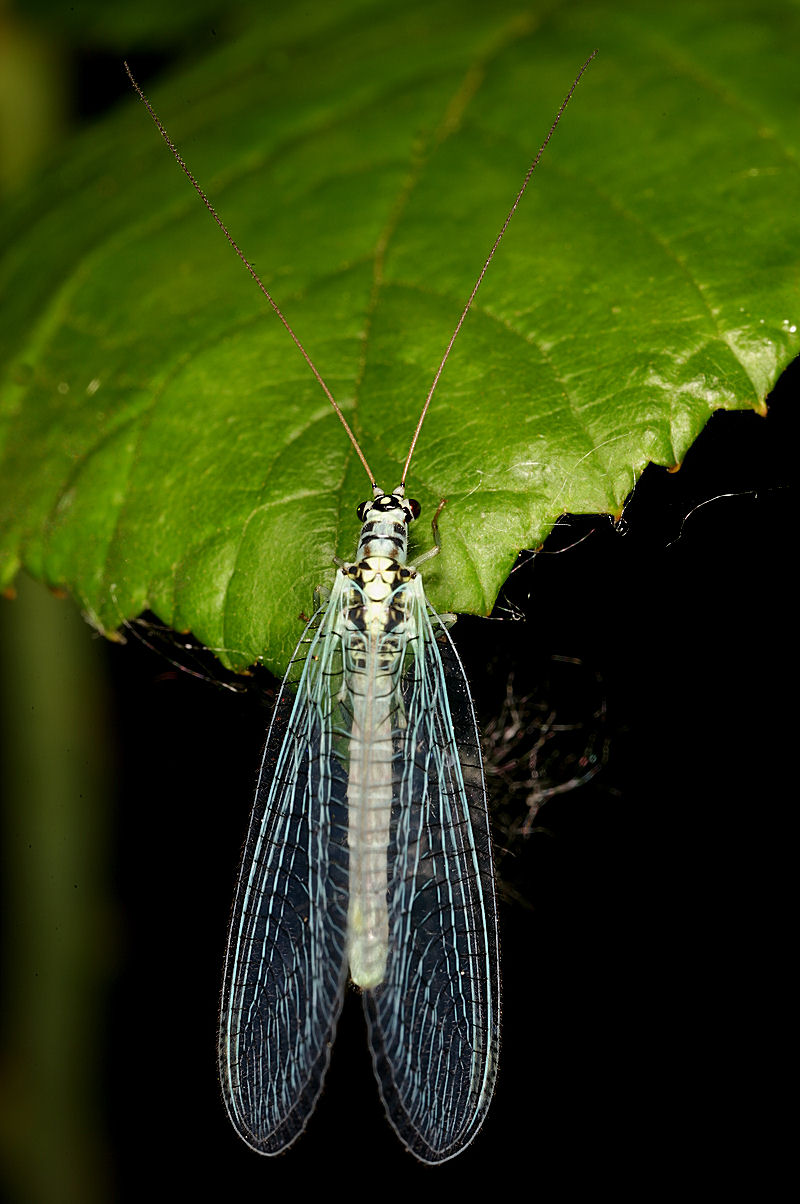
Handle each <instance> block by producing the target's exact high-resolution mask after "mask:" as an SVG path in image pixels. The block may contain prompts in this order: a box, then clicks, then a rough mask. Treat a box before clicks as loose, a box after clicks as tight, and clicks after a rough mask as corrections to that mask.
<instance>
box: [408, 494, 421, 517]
mask: <svg viewBox="0 0 800 1204" xmlns="http://www.w3.org/2000/svg"><path fill="white" fill-rule="evenodd" d="M406 508H407V510H408V511H409V518H408V522H411V520H412V519H413V518H419V516H420V511H421V510H422V507H421V506H420V504H419V502H416V501H414V499H413V498H409V499H408V501H407V502H406Z"/></svg>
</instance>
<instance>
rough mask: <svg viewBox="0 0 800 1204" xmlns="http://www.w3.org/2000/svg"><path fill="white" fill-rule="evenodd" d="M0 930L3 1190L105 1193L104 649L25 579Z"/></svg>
mask: <svg viewBox="0 0 800 1204" xmlns="http://www.w3.org/2000/svg"><path fill="white" fill-rule="evenodd" d="M0 637H2V662H0V669H2V673H1V674H0V704H2V728H1V729H0V734H1V735H2V750H3V758H2V779H1V781H2V787H3V795H4V798H5V807H4V814H3V849H4V853H3V927H4V934H3V935H4V947H5V954H4V964H3V967H2V981H3V1008H2V1022H3V1034H2V1089H1V1094H0V1126H1V1128H2V1136H1V1137H0V1140H2V1147H3V1154H4V1158H3V1161H4V1163H5V1167H6V1177H7V1179H8V1183H7V1188H6V1192H7V1194H6V1197H5V1198H7V1199H10V1200H14V1201H17V1200H18V1201H20V1204H22V1202H23V1201H24V1204H56V1202H57V1204H72V1202H73V1201H74V1202H75V1204H78V1201H80V1204H93V1202H94V1201H101V1200H102V1201H105V1200H108V1199H109V1191H108V1181H107V1173H106V1172H107V1167H106V1166H105V1155H104V1154H103V1137H104V1135H103V1134H102V1130H101V1127H100V1125H99V1111H100V1107H99V1102H98V1088H99V1083H98V1079H99V1071H100V1067H101V1062H100V1059H101V1057H102V1053H103V1044H104V1042H103V1023H102V1005H103V994H104V986H105V982H106V979H107V976H108V964H109V955H108V951H109V946H110V941H109V903H108V900H107V896H106V892H105V889H104V888H105V877H106V870H105V865H106V862H107V848H106V846H107V834H108V826H109V825H108V818H107V800H108V785H107V779H108V753H107V750H108V737H107V733H106V714H105V713H106V709H107V706H106V699H105V694H104V689H103V676H102V674H103V667H102V655H101V649H100V648H99V646H97V645H96V644H93V642H92V639H91V636H90V633H89V631H88V629H87V627H86V625H85V624H84V623H83V621H82V620H81V619H80V617H79V615H78V614H77V612H76V610H75V607H74V605H73V603H72V602H70V601H59V600H58V599H56V598H54V597H52V595H51V594H50V593H49V592H48V591H47V590H45V589H44V588H42V587H41V586H39V585H35V584H34V583H33V582H32V581H30V580H28V579H22V580H21V581H20V582H19V597H18V599H17V600H16V601H14V602H7V601H4V600H0Z"/></svg>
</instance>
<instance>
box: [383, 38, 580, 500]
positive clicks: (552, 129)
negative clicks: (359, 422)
mask: <svg viewBox="0 0 800 1204" xmlns="http://www.w3.org/2000/svg"><path fill="white" fill-rule="evenodd" d="M596 55H597V51H596V50H593V51H592V53H591V54H590V55H589V57H588V59H587V60H586V62H585V63H584V64H583V66H582V67H581V69H580V71H579V72H578V74H577V75H576V76H575V79H574V80H573V81H572V87H571V88H570V90H569V92H567V95H566V96H565V97H564V99H563V100H562V102H561V107H560V109H559V110H558V112H557V113H556V116H555V120H554V122H553V124H552V125H551V126H550V129H549V131H548V134H547V137H546V138H545V140H544V142H543V143H542V145H541V146H540V147H539V149H538V151H537V152H536V157H535V159H534V160H533V162H532V163H531V165H530V167H529V168H528V171H527V174H526V176H525V179H524V180H523V181H522V187H521V188H520V190H519V192H518V193H517V195H516V199H515V200H514V204H513V205H512V206H511V208H510V209H509V211H508V216H507V217H506V220H505V221H504V222H503V225H502V228H501V230H500V233H499V234H498V235H497V238H496V239H495V240H494V242H493V244H492V249H491V251H490V252H489V254H488V255H487V256H486V261H485V262H484V265H483V267H482V268H481V271H480V275H479V276H478V279H477V280H476V281H475V287H474V288H473V290H472V292H471V293H470V295H469V299H468V301H467V304H466V305H465V306H464V308H463V310H462V311H461V317H460V318H459V319H458V322H457V323H456V328H455V330H454V331H453V333H452V335H451V337H450V342H449V343H448V344H447V348H446V350H445V353H444V355H443V356H442V359H441V362H440V364H439V367H438V368H437V369H436V375H435V376H434V378H433V384H432V385H431V387H430V389H429V390H428V396H427V397H426V398H425V404H424V406H423V407H422V413H421V414H420V416H419V422H418V423H417V429H416V430H415V431H414V436H413V438H412V440H411V446H410V448H409V449H408V455H407V456H406V462H405V467H404V468H403V475H402V477H401V478H400V483H401V485H403V486H405V483H406V477H407V476H408V469H409V465H410V464H411V457H412V456H413V455H414V449H415V448H416V446H417V440H418V439H419V433H420V431H421V430H422V424H423V422H424V421H425V415H426V414H427V413H428V407H429V405H430V404H431V398H432V397H433V392H434V389H435V388H436V386H437V385H438V383H439V377H440V376H441V375H442V369H443V368H444V366H445V364H446V363H447V358H448V356H449V355H450V352H451V351H452V349H453V344H454V343H455V341H456V339H457V338H458V333H459V331H460V330H461V327H462V326H463V324H464V319H465V318H466V316H467V314H468V312H469V309H470V306H471V305H472V302H473V301H474V300H475V294H476V293H477V291H478V289H479V288H480V286H481V282H482V281H483V278H484V276H485V275H486V269H487V268H488V266H489V264H490V263H491V262H492V260H493V259H494V253H495V251H496V250H497V248H498V247H499V245H500V240H501V239H502V237H503V235H504V234H505V232H506V230H507V229H508V223H509V222H510V221H511V219H512V217H513V216H514V214H515V212H516V209H517V205H518V204H519V203H520V201H521V200H522V197H523V195H524V193H525V189H526V188H527V187H528V182H529V181H530V178H531V176H532V175H533V173H534V171H535V170H536V168H537V167H538V165H539V160H540V159H541V157H542V155H543V154H544V152H545V148H546V146H547V144H548V142H549V141H550V139H551V138H552V137H553V134H554V133H555V130H556V126H557V125H558V123H559V121H560V120H561V117H562V114H563V112H564V110H565V109H566V107H567V105H568V104H569V102H570V101H571V100H572V94H573V92H574V91H575V89H576V88H577V86H578V84H579V83H580V81H581V77H582V75H583V73H584V71H585V70H586V68H587V67H588V66H589V64H590V63H591V61H592V59H593V58H595V57H596Z"/></svg>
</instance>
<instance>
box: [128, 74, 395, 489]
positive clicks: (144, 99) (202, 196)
mask: <svg viewBox="0 0 800 1204" xmlns="http://www.w3.org/2000/svg"><path fill="white" fill-rule="evenodd" d="M123 66H124V68H125V70H126V72H127V74H128V79H129V80H130V81H131V83H132V84H133V87H134V89H135V90H136V92H138V94H139V99H140V100H141V101H142V103H143V105H144V107H145V108H146V109H147V111H148V113H149V114H150V116H151V117H152V119H153V122H154V123H155V126H156V129H157V130H158V132H159V133H160V134H161V137H162V138H163V139H164V141H165V142H166V144H167V146H168V147H169V149H170V151H171V152H172V156H173V158H174V159H175V161H176V163H177V164H178V166H179V167H180V169H181V171H182V172H183V174H184V175H185V176H186V177H187V179H188V180H189V183H190V184H191V185H192V187H193V188H194V190H195V192H196V193H197V195H198V196H199V197H200V200H201V201H202V202H203V204H204V205H205V207H206V209H207V210H208V212H209V213H210V214H211V216H212V217H213V219H214V221H215V222H216V223H217V225H218V226H219V228H220V230H221V231H222V233H223V234H224V235H225V237H226V238H227V240H228V242H229V243H230V245H231V246H232V247H233V249H234V251H235V252H236V254H237V255H238V256H239V258H240V259H241V261H242V263H243V264H244V266H245V267H246V268H247V270H248V272H249V273H250V275H251V276H252V278H253V280H255V282H256V284H257V285H258V287H259V288H260V289H261V292H262V293H263V294H264V296H265V297H266V298H267V300H268V301H269V303H270V305H271V306H272V308H273V309H274V311H275V313H276V314H277V316H278V318H280V320H281V322H282V323H283V325H284V326H285V327H286V329H287V330H288V332H289V334H290V335H291V337H292V341H293V342H294V344H295V346H296V347H297V348H298V350H299V351H300V353H301V355H302V356H303V359H304V360H305V361H306V363H307V364H308V366H309V368H310V369H311V371H312V372H313V373H314V375H315V376H316V378H317V380H318V381H319V383H320V385H321V386H322V389H323V392H324V393H325V396H326V397H327V399H328V401H329V402H330V403H331V405H332V406H333V409H334V412H335V413H336V415H337V417H338V419H339V421H340V422H341V424H342V426H343V427H344V429H345V430H346V431H347V435H348V438H349V439H350V442H351V443H352V445H353V447H354V448H355V450H356V455H357V456H358V458H359V460H360V461H361V463H362V464H363V465H364V468H365V469H366V470H367V476H368V477H369V479H370V484H371V485H372V488H373V490H378V492H380V490H379V489H378V486H377V483H376V481H375V476H374V474H373V472H372V469H371V468H370V466H369V464H368V463H367V461H366V458H365V456H364V453H363V452H362V450H361V448H360V447H359V445H358V440H357V439H356V437H355V435H354V434H353V432H352V430H351V429H350V425H349V423H348V421H347V419H346V418H345V416H344V414H343V413H342V411H341V409H340V408H339V405H338V403H337V401H336V399H335V397H334V396H333V394H332V393H331V391H330V389H329V388H328V386H327V385H326V384H325V381H324V380H323V379H322V377H321V376H320V374H319V372H318V371H317V369H316V367H315V366H314V363H313V362H312V359H311V356H310V355H309V354H308V352H307V351H306V349H305V347H304V346H303V344H302V343H301V342H300V340H299V339H298V337H297V335H296V334H295V333H294V331H293V330H292V328H291V326H290V325H289V323H288V322H287V320H286V318H285V317H284V316H283V314H282V313H281V310H280V309H279V307H278V304H277V302H276V301H275V299H274V298H273V296H272V294H271V293H270V291H269V289H268V288H267V286H266V285H265V284H264V282H263V280H262V279H261V277H260V276H259V274H258V272H257V271H256V270H255V268H254V267H253V265H252V264H251V263H250V261H249V259H247V258H246V257H245V255H244V252H243V251H242V249H241V247H240V246H239V244H238V243H237V242H236V241H235V239H234V238H233V236H232V235H231V233H230V231H229V230H228V227H227V226H226V225H225V223H224V222H223V220H222V218H221V217H220V216H219V214H218V213H217V211H216V209H215V208H214V206H213V205H212V204H211V202H210V201H209V199H208V197H207V196H206V194H205V193H204V192H203V189H202V188H201V187H200V185H199V184H198V183H197V180H196V179H195V178H194V176H193V175H192V173H191V171H190V170H189V168H188V167H187V166H186V164H185V162H184V161H183V159H182V157H181V155H180V153H179V151H178V148H177V147H176V145H175V143H174V142H173V141H172V139H171V138H170V136H169V134H168V133H167V131H166V129H165V128H164V126H163V124H162V122H161V119H160V118H159V116H158V114H157V113H156V111H155V109H154V108H153V106H152V105H151V104H150V101H149V100H148V99H147V97H146V96H145V94H144V92H143V91H142V89H141V88H140V87H139V85H138V83H137V82H136V80H135V79H134V76H133V72H132V71H131V69H130V67H129V66H128V64H127V63H123Z"/></svg>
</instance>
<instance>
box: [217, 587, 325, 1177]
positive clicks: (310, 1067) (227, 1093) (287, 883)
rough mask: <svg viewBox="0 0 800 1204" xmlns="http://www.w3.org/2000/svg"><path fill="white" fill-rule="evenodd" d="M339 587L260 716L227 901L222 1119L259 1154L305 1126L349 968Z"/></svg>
mask: <svg viewBox="0 0 800 1204" xmlns="http://www.w3.org/2000/svg"><path fill="white" fill-rule="evenodd" d="M339 578H340V575H337V585H335V586H334V591H333V594H332V596H331V600H330V603H329V604H328V606H327V607H326V608H325V609H324V611H323V610H321V611H319V612H317V614H316V615H315V616H314V618H313V619H312V620H311V622H310V623H309V625H308V627H307V629H306V632H305V635H304V638H303V640H301V642H300V645H299V646H298V650H297V653H296V654H295V660H294V661H293V663H292V665H291V666H290V668H289V672H288V673H287V676H286V679H285V681H284V683H283V686H282V688H281V693H280V696H279V699H278V703H277V705H276V709H275V714H274V716H273V719H272V723H271V725H270V731H269V735H268V737H267V745H266V748H265V751H264V759H263V762H262V766H261V774H260V778H259V783H258V789H257V791H256V798H255V803H254V807H253V814H252V817H251V821H250V830H249V833H248V836H247V842H246V845H245V849H244V854H243V857H242V864H241V868H240V871H239V882H238V886H237V891H236V898H235V900H234V905H233V915H232V918H231V926H230V934H229V938H228V950H227V954H226V961H225V976H224V982H223V990H222V1003H221V1010H220V1032H219V1064H220V1079H221V1083H222V1091H223V1096H224V1099H225V1104H226V1107H227V1109H228V1114H229V1116H230V1119H231V1121H232V1123H233V1125H234V1127H235V1128H236V1130H237V1131H238V1132H239V1134H240V1135H241V1137H242V1138H243V1139H244V1140H245V1141H246V1142H247V1143H248V1144H249V1145H250V1146H252V1147H253V1148H254V1149H255V1150H258V1151H259V1152H260V1153H263V1154H276V1153H278V1151H280V1150H282V1149H284V1148H285V1147H286V1146H287V1145H289V1144H290V1143H291V1142H292V1141H294V1140H295V1138H296V1137H298V1136H299V1134H300V1133H301V1132H302V1131H303V1129H304V1128H305V1125H306V1122H307V1120H308V1118H309V1116H310V1115H311V1112H312V1111H313V1108H314V1104H315V1102H316V1100H317V1097H318V1095H319V1092H320V1090H321V1087H322V1079H323V1077H324V1074H325V1071H326V1069H327V1065H328V1059H329V1056H330V1047H331V1042H332V1039H333V1034H334V1029H335V1026H336V1020H337V1018H338V1015H339V1011H340V1009H341V1004H342V997H343V993H344V986H345V982H346V974H347V966H346V963H345V927H346V922H347V816H346V806H345V800H346V774H345V772H344V770H343V769H342V767H341V764H340V761H339V759H338V758H337V757H336V756H335V755H332V742H333V740H334V739H335V738H336V737H335V728H336V719H337V708H338V706H339V703H338V698H339V697H340V695H341V686H342V656H341V636H340V634H339V631H338V626H339V625H338V619H337V616H338V615H339V613H340V606H339V602H338V594H339V593H340V592H341V590H340V588H339V586H338V579H339Z"/></svg>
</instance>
